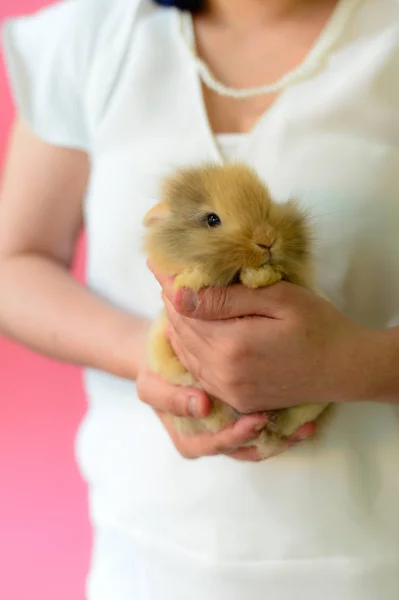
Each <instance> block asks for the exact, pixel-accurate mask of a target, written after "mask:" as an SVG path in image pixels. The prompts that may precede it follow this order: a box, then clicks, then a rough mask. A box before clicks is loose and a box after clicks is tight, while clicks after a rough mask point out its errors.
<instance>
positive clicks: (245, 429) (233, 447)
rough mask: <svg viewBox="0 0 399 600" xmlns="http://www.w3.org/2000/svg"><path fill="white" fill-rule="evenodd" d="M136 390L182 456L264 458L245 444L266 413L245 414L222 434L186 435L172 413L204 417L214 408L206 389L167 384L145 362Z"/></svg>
mask: <svg viewBox="0 0 399 600" xmlns="http://www.w3.org/2000/svg"><path fill="white" fill-rule="evenodd" d="M137 391H138V394H139V396H140V398H141V400H142V401H143V402H145V403H146V404H149V405H150V406H152V408H153V409H154V410H155V412H156V413H157V415H158V416H159V418H160V419H161V421H162V422H163V424H164V426H165V427H166V429H167V431H168V433H169V435H170V437H171V440H172V442H173V444H174V445H175V447H176V449H177V450H178V452H179V453H180V454H181V455H182V456H183V457H185V458H191V459H192V458H199V457H201V456H212V455H216V454H226V455H227V456H230V457H231V458H235V459H237V460H246V461H252V462H254V461H258V460H260V459H261V457H260V456H259V454H258V452H257V450H256V448H254V447H245V448H244V447H242V446H243V445H244V444H246V442H249V441H251V440H254V439H255V438H257V437H258V435H259V431H260V430H261V429H262V428H263V427H264V426H265V424H266V423H267V419H266V417H265V416H264V415H260V414H256V415H250V416H245V417H243V418H242V419H240V420H239V421H237V423H235V424H234V425H230V426H228V427H226V428H225V429H223V430H222V431H220V432H219V433H200V434H196V435H183V434H181V433H178V432H177V431H176V429H175V428H174V426H173V422H172V420H171V418H170V415H175V416H179V417H193V418H195V417H196V418H198V417H205V416H206V415H207V414H208V413H209V411H210V409H211V403H210V400H209V398H208V397H207V396H206V394H205V393H204V392H202V391H201V390H198V389H196V388H183V387H179V386H175V385H172V384H170V383H167V382H165V381H163V380H162V379H160V378H159V377H158V376H157V375H155V374H154V373H151V372H150V371H149V370H148V368H147V367H146V365H145V364H143V365H142V367H141V368H140V369H139V375H138V378H137ZM312 432H313V431H309V428H307V427H304V428H301V430H298V432H297V433H296V434H295V435H294V436H292V438H291V439H290V440H289V441H288V442H284V443H282V444H281V448H280V449H279V452H278V453H279V454H280V453H281V452H284V450H286V449H287V448H288V447H289V446H292V445H293V444H295V443H297V442H299V441H301V440H303V439H305V438H306V437H308V435H310V434H311V433H312Z"/></svg>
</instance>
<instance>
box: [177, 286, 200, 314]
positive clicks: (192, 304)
mask: <svg viewBox="0 0 399 600" xmlns="http://www.w3.org/2000/svg"><path fill="white" fill-rule="evenodd" d="M198 304H199V302H198V296H197V294H195V293H194V292H192V291H191V290H182V292H181V296H180V306H181V308H182V309H183V310H184V311H186V312H194V311H195V310H196V309H197V308H198Z"/></svg>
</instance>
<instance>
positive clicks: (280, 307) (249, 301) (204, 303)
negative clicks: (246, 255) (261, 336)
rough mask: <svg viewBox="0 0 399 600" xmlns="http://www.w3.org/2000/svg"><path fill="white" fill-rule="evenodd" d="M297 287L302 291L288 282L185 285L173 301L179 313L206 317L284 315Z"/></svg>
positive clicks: (275, 316) (233, 317) (280, 316)
mask: <svg viewBox="0 0 399 600" xmlns="http://www.w3.org/2000/svg"><path fill="white" fill-rule="evenodd" d="M295 288H297V289H295ZM297 290H299V291H300V292H301V291H302V290H300V288H299V287H297V286H294V285H293V284H290V283H286V282H279V283H276V284H274V285H271V286H269V287H266V288H258V289H250V288H248V287H245V286H244V285H233V286H228V287H211V288H206V289H205V290H201V291H200V292H198V293H195V292H193V291H192V290H189V289H185V288H183V289H180V290H178V291H177V292H176V294H175V295H174V302H173V303H174V307H175V309H176V310H177V311H178V312H179V313H180V314H183V315H185V316H187V317H191V318H194V319H202V320H204V321H213V320H218V321H219V320H223V319H235V318H238V317H245V316H263V317H269V318H272V319H281V318H283V315H284V312H285V311H286V309H287V305H290V304H292V303H293V301H294V300H295V296H296V294H297V293H298V292H297Z"/></svg>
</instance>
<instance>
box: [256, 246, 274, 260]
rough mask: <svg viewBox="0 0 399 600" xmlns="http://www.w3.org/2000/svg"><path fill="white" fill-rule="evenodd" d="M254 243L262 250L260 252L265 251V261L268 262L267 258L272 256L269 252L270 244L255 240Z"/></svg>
mask: <svg viewBox="0 0 399 600" xmlns="http://www.w3.org/2000/svg"><path fill="white" fill-rule="evenodd" d="M256 245H257V247H258V248H260V249H261V250H262V252H264V253H265V263H267V262H269V260H270V259H271V257H272V253H271V249H272V245H270V246H267V245H266V244H258V242H256Z"/></svg>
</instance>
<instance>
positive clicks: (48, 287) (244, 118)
mask: <svg viewBox="0 0 399 600" xmlns="http://www.w3.org/2000/svg"><path fill="white" fill-rule="evenodd" d="M159 4H161V3H159ZM162 4H165V2H163V3H162ZM168 4H171V3H168ZM190 4H191V8H192V9H196V10H193V12H192V13H190V12H189V11H186V12H184V11H181V10H177V9H176V7H174V8H170V7H169V8H167V7H160V6H157V5H156V3H154V2H151V1H150V0H131V1H130V2H128V1H127V0H113V2H112V3H111V2H108V1H107V0H79V1H77V0H68V1H66V2H63V3H61V4H57V5H55V6H54V7H53V8H50V9H47V10H45V11H43V12H41V13H39V14H38V15H37V16H35V17H31V18H27V19H22V20H17V21H12V22H10V23H9V24H7V25H6V28H5V35H4V40H5V49H6V57H7V63H8V66H9V72H10V80H11V83H12V86H13V89H14V92H15V97H16V103H17V106H18V110H19V115H20V117H19V119H18V121H17V123H16V126H15V129H14V133H13V136H12V139H11V144H10V151H9V158H8V162H7V168H6V172H5V179H4V185H3V192H2V202H1V208H0V256H1V261H0V288H1V290H2V294H1V297H0V327H1V329H2V330H3V331H4V332H5V333H6V334H8V335H9V336H11V337H13V338H15V339H17V340H20V341H21V342H23V343H24V344H26V345H29V346H31V347H33V348H35V349H36V350H38V351H40V352H43V353H46V354H49V355H51V356H54V357H56V358H58V359H62V360H65V361H71V362H74V363H79V364H82V365H84V366H85V367H87V370H86V389H87V396H88V400H89V409H88V412H87V415H86V417H85V419H84V422H83V424H82V427H81V429H80V432H79V436H78V446H77V449H78V458H79V464H80V466H81V469H82V471H83V473H84V475H85V477H86V479H87V481H88V483H89V489H90V510H91V518H92V521H93V525H94V528H95V545H94V554H93V562H92V569H91V574H90V577H89V581H88V592H87V594H88V598H89V599H90V600H110V599H112V600H113V599H118V600H128V599H129V600H130V599H131V598H134V599H135V600H165V599H168V600H169V599H173V600H187V599H188V598H190V600H197V599H198V600H199V599H203V598H206V599H207V600H224V599H226V600H227V599H228V600H232V599H236V600H241V599H242V598H244V597H247V598H249V599H250V600H261V599H262V600H264V598H266V597H269V598H273V600H289V599H291V598H293V597H296V598H304V599H305V598H306V599H307V600H316V599H317V600H319V599H320V598H323V600H332V599H334V600H335V599H336V598H338V597H341V598H342V599H343V600H375V599H376V598H378V599H379V600H393V599H394V598H395V599H396V598H397V596H398V591H399V523H398V519H397V506H398V503H399V478H398V476H397V464H398V458H399V423H398V421H397V406H396V405H397V403H398V402H399V381H398V380H399V374H398V369H397V362H398V356H399V333H398V328H397V327H396V326H397V325H399V318H398V317H399V277H398V266H399V245H398V243H397V224H398V220H397V219H398V202H397V187H398V184H397V172H398V168H399V154H398V152H397V144H398V140H399V92H398V90H399V88H398V86H397V64H398V58H399V47H398V39H399V37H398V32H399V4H398V2H397V0H380V2H378V6H376V3H375V2H374V1H373V0H341V1H340V2H337V1H336V0H321V1H319V2H314V1H313V0H295V1H294V0H284V1H282V0H209V1H208V2H204V3H201V2H196V3H195V6H193V4H194V3H185V2H179V6H180V8H188V9H189V8H190V6H189V5H190ZM198 59H201V60H198ZM235 159H237V160H241V161H245V162H247V163H248V164H250V165H251V166H253V167H254V168H255V169H256V170H257V171H258V172H259V174H260V175H261V176H262V177H263V178H264V180H265V181H266V182H267V183H268V185H269V187H270V190H271V192H272V195H273V197H274V198H275V199H276V200H278V201H284V200H285V199H287V198H289V197H291V196H296V197H298V198H299V199H300V200H301V202H302V203H303V204H304V206H306V207H307V208H308V209H309V210H310V212H311V213H312V215H313V217H314V220H315V223H316V224H317V239H318V247H317V267H318V279H319V285H320V287H321V288H322V289H323V291H324V293H325V294H326V295H327V296H328V297H329V298H330V299H331V304H330V303H327V302H325V301H324V300H321V299H319V298H317V297H313V296H312V295H310V294H308V293H305V292H303V291H301V290H296V289H295V288H293V287H291V286H289V285H284V284H278V285H276V286H273V288H271V289H268V290H258V291H257V292H256V293H252V294H250V295H248V293H247V291H246V290H245V289H242V288H240V287H238V288H237V289H234V290H218V292H217V293H216V292H214V293H212V294H210V293H209V294H207V296H206V297H205V298H203V297H201V296H200V297H193V296H191V295H190V294H189V293H184V294H181V295H179V296H178V297H177V298H174V297H173V293H172V292H171V286H170V282H169V281H168V280H167V279H166V280H165V278H164V276H163V274H162V273H156V277H157V278H158V279H159V281H160V282H161V284H162V286H163V291H164V294H163V295H164V299H165V302H166V305H167V309H168V312H169V316H170V320H171V323H172V328H171V332H170V337H171V341H172V343H173V345H174V347H175V349H176V352H177V354H178V355H179V356H180V358H181V360H182V361H183V362H184V363H185V364H186V366H187V367H188V368H189V369H190V370H192V371H193V373H194V374H196V375H197V376H198V377H199V378H200V379H201V381H202V383H203V384H204V387H205V389H206V390H207V392H209V393H217V394H218V395H221V397H223V398H224V399H226V400H228V401H229V402H230V403H231V404H232V405H233V406H235V407H236V408H238V409H239V410H241V411H242V412H244V413H245V412H248V413H249V412H250V413H254V411H260V412H259V413H255V414H251V415H250V416H246V417H244V418H243V419H242V420H240V421H239V422H238V423H237V424H236V425H235V426H234V427H231V428H228V429H226V430H225V431H222V432H220V433H218V434H215V435H214V436H211V435H209V436H205V435H202V436H196V437H193V438H184V437H180V436H178V435H177V434H176V432H174V431H172V430H171V429H170V427H169V426H168V429H167V430H166V429H164V428H163V426H162V421H163V418H164V414H165V413H167V412H173V413H175V414H181V415H191V416H193V417H195V416H200V415H204V414H206V413H207V411H208V410H209V401H208V399H207V397H206V395H205V394H203V393H200V392H198V390H193V389H179V388H174V387H173V386H170V385H168V384H166V383H164V382H162V381H160V380H159V379H157V378H156V377H154V376H152V375H151V374H150V373H149V372H148V370H147V369H146V365H145V359H144V354H145V353H144V345H145V338H146V333H147V329H148V325H149V323H150V321H151V319H153V318H154V316H155V315H156V314H157V313H158V310H159V309H160V307H161V298H160V294H159V288H158V286H157V284H156V282H155V279H154V277H153V275H152V274H151V273H150V272H149V270H148V268H147V265H146V262H145V257H144V256H142V254H141V252H140V238H141V234H142V229H141V222H142V217H143V216H144V214H145V213H146V212H147V210H148V209H149V208H150V207H151V206H152V205H153V204H154V202H155V201H156V199H157V194H158V186H159V183H160V181H161V180H162V178H163V176H164V175H165V174H167V173H169V172H170V171H171V170H172V169H174V168H175V167H177V166H182V165H192V164H195V163H198V162H201V161H203V160H211V161H215V162H223V161H225V160H235ZM83 223H84V224H85V226H86V228H87V234H88V288H87V289H84V288H82V287H80V286H79V285H78V284H76V283H75V282H74V281H73V280H72V279H71V277H70V275H69V273H68V268H69V266H70V264H71V261H72V258H73V253H74V248H75V243H76V239H77V237H78V234H79V232H80V231H81V228H82V225H83ZM27 300H28V301H27ZM245 315H257V316H256V317H254V318H252V319H246V320H245V319H244V320H242V319H241V320H237V319H235V317H237V316H245ZM210 345H211V346H212V352H210V351H209V346H210ZM134 382H136V383H134ZM137 390H138V391H137ZM139 396H140V397H141V400H142V401H143V402H142V403H140V402H139V399H138V397H139ZM305 399H306V401H312V400H316V401H324V402H332V403H333V404H334V405H335V406H334V408H333V410H332V411H331V416H330V419H329V420H328V422H327V423H326V424H325V427H323V428H322V430H321V431H320V435H319V436H316V437H314V438H311V439H310V440H307V441H306V442H304V443H303V444H297V445H296V444H294V445H293V444H292V443H290V447H289V448H288V449H285V450H286V451H285V452H283V453H282V454H280V455H279V456H278V457H275V458H273V459H271V460H268V461H261V462H259V461H258V459H259V457H258V456H256V453H254V452H253V450H248V449H243V448H242V446H243V444H244V443H245V442H246V441H248V440H250V439H253V438H254V437H256V435H257V434H258V431H259V429H260V428H261V427H262V426H263V425H264V417H263V416H262V414H261V412H262V411H264V410H266V409H268V408H279V407H283V406H289V405H293V404H296V403H299V402H303V401H304V400H305ZM55 401H56V399H55ZM366 401H367V402H366ZM152 409H155V412H154V411H153V410H152ZM157 415H158V416H159V417H160V419H158V417H157ZM313 429H314V426H313V425H312V424H309V425H307V426H306V427H305V428H304V429H303V430H301V431H300V432H298V435H297V436H296V438H295V439H294V440H292V441H291V442H294V441H295V440H298V439H301V438H303V437H306V436H307V435H309V434H310V433H312V432H313ZM171 439H172V441H173V443H174V445H175V447H174V446H173V445H172V444H171V442H170V440H171ZM176 449H177V450H178V452H176ZM282 450H283V449H282ZM205 455H208V457H207V458H203V459H201V460H199V461H188V460H185V459H184V457H199V456H205ZM209 455H214V456H209ZM239 459H241V460H239Z"/></svg>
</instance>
